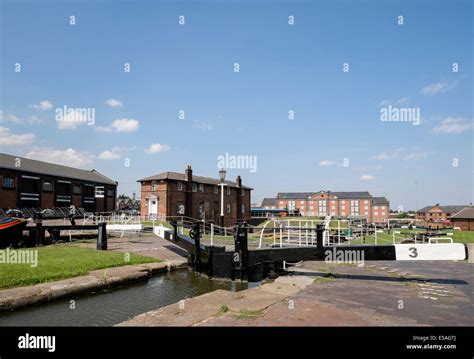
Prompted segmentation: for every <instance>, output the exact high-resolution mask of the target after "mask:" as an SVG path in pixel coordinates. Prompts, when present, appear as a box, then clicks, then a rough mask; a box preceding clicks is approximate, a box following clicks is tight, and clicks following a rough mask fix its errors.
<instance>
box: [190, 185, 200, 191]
mask: <svg viewBox="0 0 474 359" xmlns="http://www.w3.org/2000/svg"><path fill="white" fill-rule="evenodd" d="M197 190H198V186H197V184H196V183H191V191H193V192H197Z"/></svg>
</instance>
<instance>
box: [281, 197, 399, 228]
mask: <svg viewBox="0 0 474 359" xmlns="http://www.w3.org/2000/svg"><path fill="white" fill-rule="evenodd" d="M276 200H277V206H278V208H286V209H287V210H288V211H289V212H290V213H291V212H299V213H300V214H301V215H302V216H310V217H311V216H319V217H325V216H327V215H331V216H342V217H348V216H362V217H366V218H367V221H368V222H370V223H384V222H386V221H387V220H388V217H389V214H390V202H389V201H388V200H387V199H386V198H385V197H373V196H372V195H371V194H370V193H369V192H331V191H319V192H287V193H278V194H277V197H276Z"/></svg>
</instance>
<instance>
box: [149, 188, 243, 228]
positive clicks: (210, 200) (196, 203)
mask: <svg viewBox="0 0 474 359" xmlns="http://www.w3.org/2000/svg"><path fill="white" fill-rule="evenodd" d="M152 182H153V181H144V182H142V183H141V190H140V192H141V208H140V212H141V215H145V216H148V215H149V204H148V202H149V201H148V199H147V197H150V196H156V197H157V199H158V215H160V216H165V217H174V216H179V214H178V204H183V205H184V206H185V214H184V215H185V216H187V217H192V218H203V217H204V218H205V219H206V221H208V220H209V221H211V220H212V221H214V222H215V223H216V224H220V209H221V206H220V199H221V187H220V186H218V187H217V193H215V187H216V186H215V185H209V184H202V187H200V185H199V184H198V183H196V186H197V188H196V189H197V190H196V191H193V184H192V183H189V182H186V181H181V187H180V188H181V190H179V189H178V182H179V181H174V180H162V181H155V182H156V187H155V189H154V190H153V189H152ZM201 188H202V191H201ZM239 191H240V189H237V188H235V187H231V188H230V194H228V192H227V186H225V187H224V221H225V222H224V223H225V225H232V224H234V223H235V221H236V220H237V219H250V203H251V195H250V191H249V190H246V189H244V196H240V195H239ZM227 205H230V208H231V213H230V214H229V213H228V212H227ZM242 205H244V206H245V211H244V213H241V211H242Z"/></svg>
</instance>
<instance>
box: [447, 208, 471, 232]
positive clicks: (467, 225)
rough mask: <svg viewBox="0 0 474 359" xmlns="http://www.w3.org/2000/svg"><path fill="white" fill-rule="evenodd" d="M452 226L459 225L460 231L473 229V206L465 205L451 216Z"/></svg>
mask: <svg viewBox="0 0 474 359" xmlns="http://www.w3.org/2000/svg"><path fill="white" fill-rule="evenodd" d="M451 222H452V223H453V226H454V227H459V228H460V229H461V231H474V207H466V208H464V209H463V210H461V211H459V212H458V213H456V214H454V215H453V216H451Z"/></svg>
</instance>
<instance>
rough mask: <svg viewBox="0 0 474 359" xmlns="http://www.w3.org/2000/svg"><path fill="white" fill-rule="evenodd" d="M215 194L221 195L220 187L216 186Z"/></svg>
mask: <svg viewBox="0 0 474 359" xmlns="http://www.w3.org/2000/svg"><path fill="white" fill-rule="evenodd" d="M214 193H215V194H219V187H218V186H214Z"/></svg>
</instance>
